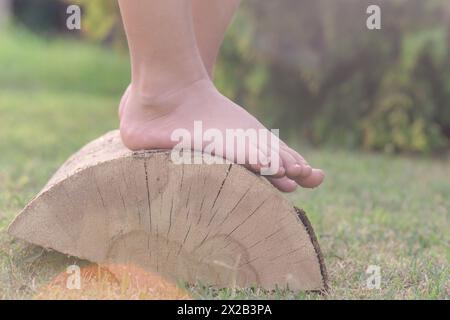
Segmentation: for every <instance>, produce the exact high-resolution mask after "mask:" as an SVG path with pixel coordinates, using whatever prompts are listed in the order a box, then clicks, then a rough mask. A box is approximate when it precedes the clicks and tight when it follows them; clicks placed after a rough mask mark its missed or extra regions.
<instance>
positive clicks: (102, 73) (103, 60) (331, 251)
mask: <svg viewBox="0 0 450 320" xmlns="http://www.w3.org/2000/svg"><path fill="white" fill-rule="evenodd" d="M128 69H129V68H128V63H127V58H126V57H125V56H121V55H120V54H118V53H114V52H112V50H108V49H106V48H99V47H98V46H96V45H92V44H86V43H82V42H79V41H76V40H58V39H57V40H54V39H53V40H46V39H42V38H39V37H36V36H32V35H30V34H29V33H27V32H24V31H16V30H15V31H14V32H13V31H12V30H10V32H8V33H6V32H3V33H0V137H1V138H0V299H5V298H12V299H17V298H30V297H33V296H34V295H35V294H36V292H38V290H39V287H40V286H42V285H44V284H46V283H47V281H49V280H50V279H52V278H53V277H54V276H55V275H57V274H58V273H59V272H61V271H62V270H64V269H65V268H66V267H67V266H68V265H70V264H73V263H74V262H76V261H75V259H74V258H70V257H66V256H63V255H61V254H58V253H55V252H45V251H43V250H42V249H40V248H38V247H34V246H31V245H27V244H25V243H23V242H21V241H17V240H14V239H12V238H11V237H9V236H8V235H7V234H6V228H7V226H8V224H9V223H10V222H11V221H12V219H13V217H14V216H15V215H16V214H17V213H18V212H19V211H20V210H21V209H22V208H23V207H24V206H25V205H26V203H27V202H28V201H29V200H30V199H31V198H32V197H33V196H34V195H35V194H36V193H37V192H38V191H39V190H40V189H41V187H43V185H44V184H45V183H46V181H47V180H48V178H49V177H50V176H51V175H52V173H54V171H55V170H56V169H57V168H58V166H59V165H61V164H62V162H63V161H64V160H65V159H66V158H67V157H68V156H69V155H70V154H72V153H73V152H75V151H76V150H78V149H79V148H80V147H81V146H83V145H84V144H85V143H86V142H88V141H89V140H91V139H93V138H95V137H97V136H99V135H101V134H102V133H104V132H106V131H108V130H110V129H114V128H116V127H117V115H116V114H117V102H118V100H119V98H120V95H121V92H122V90H123V89H124V88H125V87H126V84H127V82H128V79H129V76H128ZM298 149H301V150H304V154H305V155H306V156H307V158H308V159H310V161H311V162H312V163H314V164H315V165H317V166H319V167H322V168H325V170H326V171H327V180H326V183H325V184H324V185H323V187H321V188H319V189H317V190H313V191H311V190H298V191H297V192H296V193H295V194H292V195H289V196H288V197H289V198H290V199H291V200H292V202H293V203H294V204H295V205H297V206H298V207H302V208H304V209H305V210H306V212H307V213H308V216H309V218H310V219H311V221H312V224H313V226H314V228H315V231H316V233H317V235H318V238H319V242H320V244H321V247H322V250H323V252H324V256H325V262H326V264H327V268H328V272H329V276H330V285H331V289H330V292H329V293H328V294H326V295H319V294H302V293H294V292H286V291H277V292H272V293H263V292H261V291H258V290H248V291H238V292H232V291H230V290H223V291H220V292H216V291H213V290H208V289H199V288H197V289H193V290H194V294H195V296H196V297H201V298H202V297H203V298H211V297H216V298H257V297H260V298H266V297H272V298H300V299H359V298H364V299H376V298H394V299H438V298H440V299H443V298H444V299H448V298H449V297H450V284H449V276H450V271H449V265H450V264H449V260H450V232H449V230H450V223H449V218H450V159H449V158H445V159H443V158H441V159H431V158H425V157H400V156H399V157H394V156H388V155H376V154H364V153H359V152H350V151H337V150H330V149H326V150H315V149H311V148H306V147H303V148H302V147H299V148H298ZM369 265H377V266H379V267H380V268H381V277H382V278H381V288H380V289H373V290H370V289H368V288H367V286H366V279H367V277H368V275H367V274H366V269H367V268H368V266H369Z"/></svg>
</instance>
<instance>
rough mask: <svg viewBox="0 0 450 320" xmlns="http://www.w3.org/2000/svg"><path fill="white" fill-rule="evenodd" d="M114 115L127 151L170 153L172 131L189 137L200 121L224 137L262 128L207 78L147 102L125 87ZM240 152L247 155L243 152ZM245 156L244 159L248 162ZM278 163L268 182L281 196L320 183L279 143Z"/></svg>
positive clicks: (319, 177) (313, 172) (321, 176)
mask: <svg viewBox="0 0 450 320" xmlns="http://www.w3.org/2000/svg"><path fill="white" fill-rule="evenodd" d="M119 116H120V132H121V135H122V140H123V142H124V144H125V146H127V147H128V148H129V149H131V150H143V149H172V148H173V147H174V146H175V145H177V144H178V141H172V140H171V135H172V133H173V132H174V131H175V130H177V129H187V130H188V131H189V132H191V133H192V135H193V132H194V122H197V121H201V122H202V126H203V131H206V130H208V129H216V130H219V131H220V132H222V134H223V136H224V137H225V136H226V135H225V132H226V130H227V129H243V130H247V129H254V130H260V129H265V128H264V126H263V125H262V124H261V123H260V122H259V121H258V120H256V119H255V118H254V117H253V116H252V115H250V114H249V113H248V112H247V111H245V110H244V109H243V108H241V107H240V106H238V105H236V104H235V103H233V102H232V101H230V100H229V99H227V98H226V97H224V96H223V95H221V94H220V93H219V92H218V91H217V89H216V88H215V87H214V85H213V84H212V82H211V81H210V80H207V79H204V80H199V81H197V82H194V83H192V84H191V85H188V86H186V87H184V88H182V89H178V90H175V91H172V92H171V93H169V94H163V95H161V96H156V97H155V96H152V97H151V98H150V97H146V96H145V94H141V93H140V92H138V90H135V88H134V87H132V86H130V87H129V88H128V89H127V91H126V92H125V94H124V96H123V98H122V101H121V104H120V108H119ZM256 132H257V131H256ZM268 148H269V149H270V146H269V147H268ZM253 151H254V152H256V153H258V154H259V155H260V157H258V160H260V161H261V160H262V158H265V156H266V158H270V152H266V151H265V150H261V149H259V148H257V147H255V150H253ZM224 152H225V150H224ZM245 152H246V153H247V154H248V153H249V152H251V151H249V150H248V149H247V150H246V151H245ZM224 154H226V153H224ZM247 154H246V155H245V159H246V160H248V159H249V156H248V155H247ZM272 155H273V153H272ZM229 160H235V159H229ZM279 160H280V170H279V172H278V174H276V175H274V176H269V177H267V178H268V180H269V181H270V182H271V183H272V184H273V185H274V186H275V187H277V188H278V189H280V190H281V191H284V192H292V191H294V190H295V189H296V187H297V184H298V185H300V186H302V187H305V188H314V187H317V186H319V185H320V184H321V183H322V181H323V179H324V173H323V172H322V171H321V170H318V169H312V168H311V167H310V166H309V164H308V163H307V162H306V161H305V160H304V159H303V157H301V156H300V155H299V154H298V153H297V152H295V151H293V150H292V149H290V148H289V147H288V146H287V145H286V144H284V143H283V142H281V141H280V152H279ZM263 166H264V164H263V163H262V162H261V163H258V164H254V163H252V164H251V165H250V168H251V169H253V170H254V171H259V169H261V167H263Z"/></svg>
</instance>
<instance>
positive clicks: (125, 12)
mask: <svg viewBox="0 0 450 320" xmlns="http://www.w3.org/2000/svg"><path fill="white" fill-rule="evenodd" d="M119 3H120V7H121V11H122V16H123V20H124V24H125V29H126V32H127V38H128V42H129V47H130V51H131V59H132V72H133V74H132V84H131V86H130V88H129V90H128V92H127V94H126V95H125V96H124V99H123V102H122V103H123V105H124V106H125V107H124V108H123V112H122V117H121V133H122V138H123V141H124V143H125V145H126V146H127V147H129V148H130V149H133V150H138V149H155V148H165V149H170V148H172V147H173V146H174V145H175V144H176V142H174V141H172V140H171V139H170V136H171V133H173V132H174V131H175V130H176V129H179V128H186V129H188V130H190V132H193V123H194V121H202V122H203V126H204V129H205V130H207V129H209V128H211V129H216V130H219V131H221V132H223V133H224V132H225V131H226V130H227V129H244V130H246V129H255V130H259V129H264V127H263V126H262V125H261V124H260V123H259V122H258V121H257V120H256V119H255V118H253V117H252V116H251V115H250V114H248V113H247V112H246V111H245V110H244V109H242V108H241V107H239V106H237V105H236V104H234V103H232V102H231V101H229V100H228V99H227V98H225V97H223V96H222V95H221V94H220V93H219V92H218V91H217V90H216V89H215V87H214V86H213V84H212V83H211V81H210V80H209V77H208V74H207V72H206V70H205V67H204V65H203V61H202V59H201V54H200V52H199V50H198V49H197V43H196V36H195V33H194V26H193V22H192V17H191V11H190V10H191V8H190V1H187V0H186V1H181V2H180V1H179V0H166V1H161V2H156V1H155V2H153V1H145V0H134V1H126V0H120V1H119ZM143 12H145V14H143ZM205 39H206V38H205ZM219 39H220V38H219ZM216 43H219V45H220V41H216ZM217 51H218V49H217ZM210 56H211V55H210ZM282 149H283V150H282V152H281V154H280V155H281V157H282V158H283V159H282V163H283V164H284V165H285V166H286V165H287V166H288V168H287V170H286V171H287V172H289V171H290V172H291V176H294V174H293V172H296V173H297V175H296V176H295V177H296V178H298V179H301V182H299V184H300V185H303V186H305V187H315V186H317V185H319V184H320V183H321V182H322V180H323V173H322V172H321V171H320V170H311V168H310V167H309V166H308V165H306V164H305V163H304V162H303V160H302V159H301V158H300V156H299V155H297V154H296V153H295V152H292V151H291V150H290V149H288V148H287V146H285V145H283V147H282ZM272 182H273V183H274V185H275V186H277V187H278V188H279V189H281V190H283V191H292V189H294V188H295V185H294V183H293V181H290V180H289V179H287V181H286V180H285V181H281V180H280V179H277V180H274V179H272Z"/></svg>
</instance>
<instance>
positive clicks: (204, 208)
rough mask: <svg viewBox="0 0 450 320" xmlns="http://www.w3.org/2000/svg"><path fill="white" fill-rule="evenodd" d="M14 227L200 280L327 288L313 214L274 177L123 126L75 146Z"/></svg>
mask: <svg viewBox="0 0 450 320" xmlns="http://www.w3.org/2000/svg"><path fill="white" fill-rule="evenodd" d="M193 156H195V157H202V154H199V153H195V154H194V155H193ZM305 219H306V220H305ZM9 232H10V234H11V235H13V236H15V237H18V238H21V239H24V240H26V241H28V242H31V243H34V244H37V245H40V246H42V247H45V248H49V249H54V250H57V251H59V252H62V253H65V254H69V255H72V256H76V257H79V258H82V259H87V260H90V261H93V262H97V263H121V264H124V263H125V264H132V265H138V266H140V267H144V268H145V269H147V270H149V271H152V272H158V273H160V274H161V275H164V276H166V277H168V278H170V279H174V280H183V281H187V282H190V283H196V282H201V283H203V284H207V285H211V286H217V287H230V286H233V287H234V286H236V287H248V286H251V285H257V286H260V287H263V288H266V289H273V288H275V287H277V286H278V287H286V286H288V287H289V288H290V289H293V290H324V289H326V282H327V279H326V271H325V266H324V264H323V259H322V256H321V253H320V249H319V246H318V244H317V240H316V238H315V236H314V232H313V230H312V228H311V225H310V224H309V222H308V221H307V218H306V216H305V215H304V214H303V213H302V212H300V211H297V210H296V209H295V208H294V207H292V206H291V205H290V204H289V202H288V201H287V200H286V199H285V198H284V197H283V196H282V195H281V194H280V193H279V192H278V191H277V190H276V189H275V188H273V187H272V186H271V185H270V184H269V183H268V182H267V181H266V180H265V179H264V178H262V177H259V176H257V175H255V174H253V173H251V172H249V171H247V170H246V169H245V168H243V167H242V166H239V165H235V164H217V165H206V164H203V165H187V164H186V165H176V164H173V163H172V162H171V160H170V154H169V152H168V151H143V152H137V153H136V152H135V153H133V152H131V151H128V150H127V149H126V148H125V147H124V146H123V144H122V142H121V140H120V135H119V133H118V132H117V131H113V132H110V133H108V134H106V135H105V136H103V137H101V138H99V139H97V140H95V141H93V142H91V143H90V144H88V145H86V146H85V147H84V148H82V149H81V150H80V151H79V152H78V153H76V154H75V155H73V156H72V157H71V158H70V159H69V160H68V161H67V162H66V163H65V164H64V165H63V166H62V167H61V168H60V169H59V170H58V172H57V173H56V174H55V175H54V176H53V177H52V178H51V179H50V181H49V182H48V183H47V185H46V186H45V187H44V189H43V190H42V191H41V192H40V193H39V194H38V195H37V196H36V197H35V198H34V199H33V200H32V201H31V202H30V204H28V206H27V207H26V208H25V209H24V210H23V211H22V212H21V213H20V214H19V215H18V216H17V217H16V219H15V220H14V221H13V223H12V224H11V226H10V228H9Z"/></svg>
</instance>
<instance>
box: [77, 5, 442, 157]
mask: <svg viewBox="0 0 450 320" xmlns="http://www.w3.org/2000/svg"><path fill="white" fill-rule="evenodd" d="M74 2H75V3H79V4H82V5H83V14H84V18H83V31H84V32H85V34H86V35H87V36H88V37H89V38H91V39H94V40H108V41H109V42H113V43H114V44H118V45H119V46H120V47H122V48H124V47H125V46H126V41H125V37H124V34H123V30H122V26H121V22H120V15H119V11H118V6H117V1H111V0H76V1H70V3H74ZM371 4H377V5H379V6H380V7H381V10H382V30H374V31H372V30H368V29H367V27H366V19H367V18H368V15H367V14H366V9H367V7H368V6H369V5H371ZM449 50H450V3H449V2H448V1H447V0H427V1H423V0H384V1H383V0H370V1H369V0H339V1H335V0H278V1H258V0H246V1H244V2H243V5H242V7H241V9H240V10H239V13H238V15H237V17H236V19H235V22H234V24H233V26H232V28H231V29H230V31H229V32H228V34H227V37H226V40H225V43H224V46H223V48H222V52H221V59H220V62H219V64H218V66H217V68H216V78H215V81H216V83H217V85H218V87H219V88H220V89H221V90H222V91H223V92H224V94H226V95H227V96H229V97H230V98H232V99H235V100H237V101H238V102H239V103H241V104H242V105H244V106H245V107H246V108H247V109H249V110H250V111H251V112H252V113H253V114H255V115H256V116H258V117H259V118H261V119H265V120H266V121H265V122H266V123H265V124H266V125H268V126H270V127H276V128H281V129H282V130H281V133H282V135H283V136H284V137H283V138H285V139H301V138H305V139H307V141H309V142H310V143H312V144H314V145H339V146H346V147H350V148H354V147H362V148H365V149H367V150H381V151H386V152H414V153H430V152H438V151H442V150H448V148H449V146H450V142H449V141H450V60H449V58H448V57H449Z"/></svg>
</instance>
